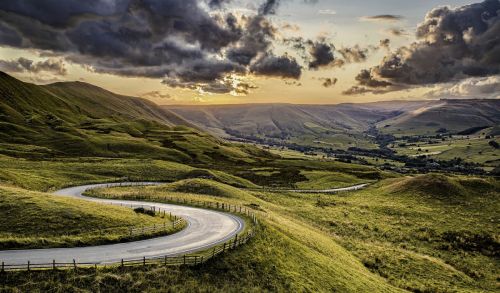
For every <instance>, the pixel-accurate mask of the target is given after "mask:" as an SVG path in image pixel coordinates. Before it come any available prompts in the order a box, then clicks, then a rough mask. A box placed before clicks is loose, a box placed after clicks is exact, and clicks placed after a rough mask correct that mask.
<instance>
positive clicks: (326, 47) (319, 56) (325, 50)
mask: <svg viewBox="0 0 500 293" xmlns="http://www.w3.org/2000/svg"><path fill="white" fill-rule="evenodd" d="M308 45H309V54H310V55H311V61H310V62H309V68H310V69H318V68H320V67H325V66H329V65H330V64H332V63H333V61H335V57H334V56H333V51H334V50H335V47H334V46H333V44H329V43H322V42H311V41H308Z"/></svg>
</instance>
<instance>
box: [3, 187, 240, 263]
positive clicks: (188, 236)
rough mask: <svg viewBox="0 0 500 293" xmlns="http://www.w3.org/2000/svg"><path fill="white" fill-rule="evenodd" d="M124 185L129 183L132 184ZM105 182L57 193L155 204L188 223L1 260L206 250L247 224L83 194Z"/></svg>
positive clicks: (100, 259) (80, 259) (103, 258)
mask: <svg viewBox="0 0 500 293" xmlns="http://www.w3.org/2000/svg"><path fill="white" fill-rule="evenodd" d="M121 184H122V185H129V184H130V183H121ZM135 184H137V183H135ZM143 184H158V183H143ZM105 185H106V184H91V185H83V186H77V187H71V188H65V189H61V190H58V191H56V192H54V194H56V195H59V196H71V197H76V198H80V199H84V200H88V201H93V202H99V203H103V204H118V205H120V204H123V205H128V206H130V205H133V206H144V207H155V208H156V209H159V210H161V211H163V210H165V211H167V212H172V214H174V215H177V216H180V217H182V218H184V219H185V220H186V221H187V226H186V227H185V228H184V229H183V230H182V231H180V232H177V233H174V234H171V235H168V236H163V237H157V238H152V239H148V240H141V241H133V242H127V243H118V244H109V245H99V246H89V247H74V248H47V249H26V250H4V251H0V262H5V264H26V263H27V262H28V261H30V262H31V263H32V264H34V263H52V261H53V260H55V261H56V262H68V263H71V262H72V261H73V259H75V261H76V262H77V263H101V264H106V263H115V262H119V261H120V260H121V259H131V258H142V257H154V256H163V255H167V256H174V255H181V254H185V253H191V252H196V251H200V250H205V249H208V248H210V247H213V246H216V245H218V244H221V243H224V242H226V241H227V240H229V239H230V238H232V237H233V236H234V235H236V234H237V233H240V232H242V231H243V229H244V227H245V222H244V221H243V220H242V219H241V218H240V217H237V216H235V215H232V214H228V213H223V212H219V211H214V210H206V209H201V208H193V207H186V206H178V205H172V204H162V203H154V202H142V201H130V200H107V199H98V198H90V197H86V196H83V195H82V193H83V192H84V191H85V190H87V189H91V188H96V187H103V186H105ZM108 185H118V184H108Z"/></svg>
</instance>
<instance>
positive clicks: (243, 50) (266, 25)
mask: <svg viewBox="0 0 500 293" xmlns="http://www.w3.org/2000/svg"><path fill="white" fill-rule="evenodd" d="M244 31H245V33H244V34H243V36H242V37H241V39H240V41H239V42H238V43H236V45H235V46H234V47H232V48H230V49H229V50H228V52H227V58H228V59H229V60H231V61H233V62H236V63H238V64H241V65H249V64H250V63H251V62H252V61H253V60H254V59H255V58H256V57H257V55H259V53H265V52H267V50H268V49H269V47H270V46H271V44H272V40H273V39H274V38H275V35H276V28H275V27H274V26H273V25H272V24H271V23H270V22H269V21H268V20H267V19H266V18H265V17H264V16H262V15H257V16H254V17H251V18H250V19H249V20H248V22H247V25H246V26H245V29H244Z"/></svg>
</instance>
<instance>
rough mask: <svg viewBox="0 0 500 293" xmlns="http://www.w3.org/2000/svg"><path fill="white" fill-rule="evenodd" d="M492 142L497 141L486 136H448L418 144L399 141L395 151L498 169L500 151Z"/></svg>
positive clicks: (426, 139)
mask: <svg viewBox="0 0 500 293" xmlns="http://www.w3.org/2000/svg"><path fill="white" fill-rule="evenodd" d="M491 141H495V138H490V137H488V138H486V137H485V135H470V136H464V135H454V136H451V137H449V136H446V137H445V138H444V140H440V139H428V138H421V139H419V140H418V141H416V142H414V141H412V142H408V141H406V140H399V141H396V142H395V143H394V146H393V150H394V151H396V153H397V154H402V155H408V156H412V157H416V156H428V157H432V158H436V159H440V160H452V159H455V158H461V159H463V160H465V161H467V162H473V163H478V164H480V165H481V166H485V167H496V166H499V165H500V149H495V148H494V147H493V146H491V145H490V142H491Z"/></svg>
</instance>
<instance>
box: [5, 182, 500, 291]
mask: <svg viewBox="0 0 500 293" xmlns="http://www.w3.org/2000/svg"><path fill="white" fill-rule="evenodd" d="M183 184H184V182H183V181H180V182H176V183H174V184H171V185H167V186H149V187H139V188H133V187H116V188H110V189H103V190H97V191H98V192H99V193H100V195H101V196H105V197H111V198H135V197H136V196H137V195H138V194H139V195H141V196H143V197H144V198H146V199H147V198H148V197H149V196H151V195H154V196H155V200H159V201H162V196H163V200H164V201H166V202H168V201H169V199H170V198H171V197H176V198H186V199H197V200H199V199H204V200H207V201H219V202H220V201H224V202H227V203H231V204H244V205H246V206H248V207H251V208H254V209H255V210H256V211H257V212H258V213H259V214H260V219H261V223H262V229H261V230H260V231H259V233H258V234H257V236H256V238H255V239H253V240H251V241H250V242H249V243H248V244H246V245H244V246H242V247H240V248H238V249H237V250H235V251H232V252H231V253H229V254H227V255H224V256H223V257H220V258H217V259H215V260H213V261H211V262H209V263H207V264H205V265H203V266H200V267H195V268H187V267H186V268H155V267H150V268H146V269H142V268H136V269H127V270H126V271H125V272H123V271H120V270H118V269H107V270H99V271H98V272H94V271H93V270H92V271H82V272H79V273H77V274H74V273H72V274H70V273H69V272H59V273H56V275H54V274H53V273H51V275H50V276H51V277H50V278H48V279H47V278H46V277H47V274H48V273H44V272H41V273H32V274H31V275H30V278H29V279H28V278H27V276H26V275H25V274H15V273H13V274H8V275H6V278H5V281H4V282H5V283H6V284H8V286H19V288H22V289H24V290H29V289H31V288H33V286H34V285H33V284H36V285H37V286H41V287H40V288H49V287H51V286H52V287H54V288H57V290H63V289H66V290H70V289H71V290H76V289H77V288H79V289H82V288H87V289H88V288H92V289H91V290H94V291H96V290H101V291H103V290H104V291H108V290H111V291H112V290H119V289H120V288H128V289H131V290H137V291H140V290H160V291H161V290H167V289H171V290H176V291H181V292H187V291H193V290H194V291H200V290H201V291H204V290H206V291H217V290H222V291H244V292H247V291H315V292H332V291H341V292H359V291H370V292H392V291H398V290H409V291H414V292H443V291H444V292H446V291H454V292H455V291H456V292H485V291H486V292H488V291H491V292H493V291H495V290H496V288H497V280H496V278H497V276H498V273H499V272H500V267H499V265H498V261H497V258H498V249H499V248H500V243H499V241H498V235H497V231H496V230H497V225H498V220H499V219H498V216H497V210H498V208H499V206H498V196H499V195H500V194H499V193H498V190H499V183H498V181H495V180H494V179H485V178H474V177H462V176H452V177H450V176H444V175H439V174H431V175H423V176H416V177H405V178H396V179H388V180H384V181H382V182H380V183H378V184H376V185H374V186H372V187H370V188H369V189H366V190H363V191H359V192H354V193H345V194H340V195H326V194H324V195H318V194H295V193H290V194H286V193H271V192H256V191H252V192H243V193H241V192H240V193H238V192H237V191H236V190H233V191H234V192H235V193H234V194H233V196H228V197H221V196H218V195H206V194H205V193H206V191H205V189H203V190H189V193H183V192H178V191H172V190H171V187H172V186H176V185H183ZM203 184H204V185H205V186H212V187H215V186H216V187H218V188H222V189H224V188H227V189H226V190H232V189H231V187H229V186H226V187H224V185H221V184H220V183H216V182H212V183H211V182H210V181H208V180H204V181H203ZM212 187H210V188H212ZM158 196H159V198H158ZM96 280H99V282H95V281H96ZM157 280H161V281H157Z"/></svg>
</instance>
